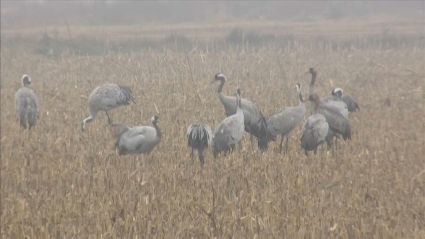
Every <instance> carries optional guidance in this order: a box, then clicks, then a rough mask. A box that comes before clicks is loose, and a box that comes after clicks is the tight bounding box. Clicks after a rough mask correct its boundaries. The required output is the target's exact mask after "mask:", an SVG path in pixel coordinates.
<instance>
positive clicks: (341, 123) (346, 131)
mask: <svg viewBox="0 0 425 239" xmlns="http://www.w3.org/2000/svg"><path fill="white" fill-rule="evenodd" d="M306 73H310V74H311V81H310V85H309V94H310V95H313V94H315V81H316V77H317V72H316V70H315V69H314V68H313V67H310V68H309V70H308V71H307V72H306ZM319 99H320V98H319ZM310 111H311V113H313V107H310ZM318 111H319V113H320V114H322V115H323V116H324V117H325V118H326V121H327V122H328V124H329V130H328V135H327V143H328V146H329V147H331V146H332V145H331V142H332V138H333V137H335V138H338V135H339V134H341V135H342V136H343V138H344V140H346V139H351V126H350V123H349V122H348V119H347V118H348V111H347V115H346V116H344V115H343V113H341V108H337V107H335V106H334V105H332V104H329V103H327V102H325V101H323V100H321V102H320V104H319V106H318ZM332 148H333V147H332Z"/></svg>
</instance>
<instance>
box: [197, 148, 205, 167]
mask: <svg viewBox="0 0 425 239" xmlns="http://www.w3.org/2000/svg"><path fill="white" fill-rule="evenodd" d="M203 152H204V149H203V148H200V149H198V157H199V163H200V164H201V167H204V153H203Z"/></svg>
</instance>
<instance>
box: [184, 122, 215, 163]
mask: <svg viewBox="0 0 425 239" xmlns="http://www.w3.org/2000/svg"><path fill="white" fill-rule="evenodd" d="M212 137H213V134H212V131H211V128H210V126H208V125H206V124H203V123H193V124H191V125H189V127H188V128H187V133H186V138H187V145H188V146H189V147H190V148H192V151H191V152H190V158H191V159H193V150H194V149H196V150H197V151H198V158H199V163H200V164H201V166H204V153H203V152H204V150H205V149H206V148H208V146H209V145H210V144H211V143H212Z"/></svg>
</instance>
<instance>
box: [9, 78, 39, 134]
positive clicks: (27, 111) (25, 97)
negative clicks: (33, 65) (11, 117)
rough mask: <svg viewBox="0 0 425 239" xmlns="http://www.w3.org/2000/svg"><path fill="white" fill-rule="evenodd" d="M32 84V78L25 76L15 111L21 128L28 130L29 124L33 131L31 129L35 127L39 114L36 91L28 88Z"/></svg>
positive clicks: (18, 93)
mask: <svg viewBox="0 0 425 239" xmlns="http://www.w3.org/2000/svg"><path fill="white" fill-rule="evenodd" d="M30 84H31V77H29V76H28V75H26V74H25V75H23V76H22V87H21V88H19V90H18V91H17V92H16V94H15V111H16V115H17V117H18V119H19V124H20V126H21V127H22V128H24V129H26V128H27V124H28V128H29V130H30V131H31V128H32V127H34V125H35V123H36V122H37V119H38V118H39V114H38V98H37V95H36V94H35V92H34V90H32V89H31V88H29V87H28V86H29V85H30ZM30 131H28V133H30Z"/></svg>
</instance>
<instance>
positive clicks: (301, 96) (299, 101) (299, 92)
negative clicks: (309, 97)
mask: <svg viewBox="0 0 425 239" xmlns="http://www.w3.org/2000/svg"><path fill="white" fill-rule="evenodd" d="M303 104H304V100H303V95H302V93H301V91H298V105H303Z"/></svg>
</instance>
